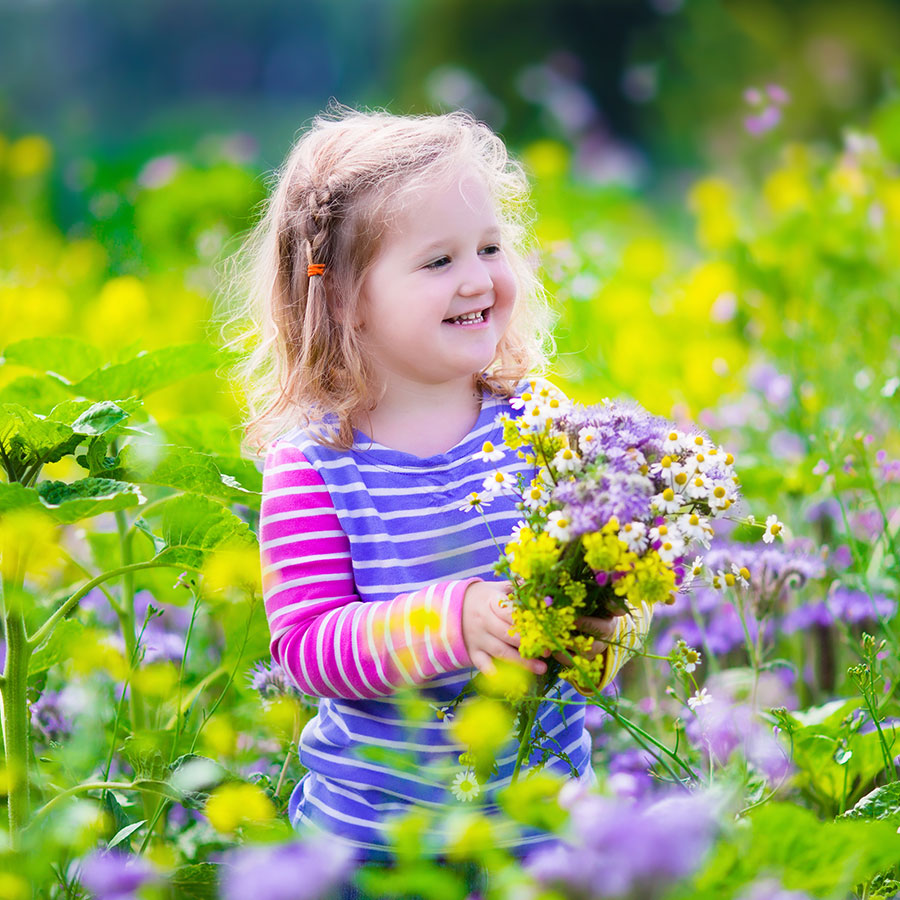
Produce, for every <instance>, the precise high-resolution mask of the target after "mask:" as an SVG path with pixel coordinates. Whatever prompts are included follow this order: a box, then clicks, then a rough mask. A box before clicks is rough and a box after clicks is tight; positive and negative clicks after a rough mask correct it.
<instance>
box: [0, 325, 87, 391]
mask: <svg viewBox="0 0 900 900" xmlns="http://www.w3.org/2000/svg"><path fill="white" fill-rule="evenodd" d="M3 361H4V362H7V363H14V364H16V365H19V366H27V367H28V368H29V369H37V370H38V371H40V372H54V373H56V374H57V375H61V376H62V378H63V379H65V380H66V381H67V382H69V383H71V382H73V381H77V380H78V379H80V378H84V376H85V375H87V374H88V373H89V372H93V371H94V369H96V368H97V367H98V366H100V365H101V364H102V362H103V354H102V353H101V352H100V351H99V350H98V349H97V348H96V347H94V346H92V345H91V344H88V343H86V342H85V341H82V340H81V339H79V338H76V337H71V336H68V335H57V336H56V337H39V338H26V339H25V340H22V341H17V342H16V343H14V344H10V345H9V346H8V347H7V348H6V349H5V350H4V351H3Z"/></svg>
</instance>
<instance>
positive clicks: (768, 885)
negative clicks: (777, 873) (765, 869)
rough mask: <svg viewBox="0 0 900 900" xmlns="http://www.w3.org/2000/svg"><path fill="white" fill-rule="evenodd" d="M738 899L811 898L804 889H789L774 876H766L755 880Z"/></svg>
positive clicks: (802, 899)
mask: <svg viewBox="0 0 900 900" xmlns="http://www.w3.org/2000/svg"><path fill="white" fill-rule="evenodd" d="M738 900H810V896H809V894H805V893H803V891H789V890H787V888H785V887H784V886H783V885H782V884H780V883H779V882H778V881H776V880H775V879H774V878H764V879H762V880H761V881H755V882H753V884H751V885H750V886H749V887H748V888H747V889H746V890H745V891H744V892H743V893H741V894H740V895H739V896H738Z"/></svg>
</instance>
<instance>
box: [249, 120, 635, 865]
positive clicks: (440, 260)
mask: <svg viewBox="0 0 900 900" xmlns="http://www.w3.org/2000/svg"><path fill="white" fill-rule="evenodd" d="M526 193H527V183H526V180H525V178H524V176H523V173H522V170H521V168H520V167H519V166H518V165H516V164H515V163H513V162H511V161H510V159H509V158H508V155H507V152H506V148H505V147H504V145H503V142H502V141H501V140H500V139H499V138H498V137H497V136H496V135H495V134H493V133H492V132H491V131H490V129H489V128H487V127H486V126H484V125H482V124H480V123H478V122H476V121H475V120H474V119H472V118H471V117H470V116H468V115H466V114H462V113H452V114H449V115H443V116H424V117H412V116H393V115H389V114H386V113H359V112H354V111H352V110H338V111H337V112H335V113H333V114H331V115H327V116H320V117H318V118H316V119H315V121H314V122H313V124H312V127H311V128H310V129H309V130H307V131H306V132H305V133H304V134H303V135H302V136H301V137H300V139H299V140H298V141H297V143H296V144H295V146H294V147H293V149H292V150H291V152H290V155H289V156H288V158H287V161H286V162H285V164H284V166H283V168H282V169H281V171H280V173H279V176H278V181H277V185H276V186H275V189H274V192H273V194H272V196H271V198H270V200H269V202H268V204H267V207H266V210H265V214H264V216H263V218H262V220H261V222H260V224H259V225H258V226H257V228H256V230H255V232H254V234H253V236H252V238H251V240H250V242H249V244H248V245H247V247H248V252H249V259H250V262H251V265H250V267H249V270H248V271H249V272H250V274H251V276H252V280H251V283H250V284H249V285H247V287H248V290H247V294H248V295H249V296H250V297H251V303H252V306H251V309H250V315H249V317H248V321H249V322H250V323H251V325H252V327H253V328H255V329H257V335H261V339H258V340H257V342H256V349H255V350H254V352H253V353H252V355H251V356H250V357H249V358H248V361H247V364H246V367H245V374H246V375H247V376H248V382H249V384H250V390H249V392H248V396H249V401H250V406H251V412H252V414H253V418H252V421H251V422H250V425H249V428H248V433H249V437H250V438H251V440H253V441H255V442H256V444H257V446H267V447H268V453H267V456H266V464H265V474H264V485H263V501H262V512H261V518H260V545H261V551H262V566H263V584H264V593H265V604H266V612H267V615H268V620H269V625H270V628H271V638H272V640H271V650H272V655H273V657H274V659H275V660H276V662H278V663H279V664H280V665H281V666H282V667H283V668H284V670H285V671H286V672H287V673H288V674H289V676H290V677H291V678H292V679H293V680H294V681H295V682H296V684H297V686H298V687H299V689H300V690H301V691H303V692H304V693H306V694H311V695H315V696H318V697H320V698H322V699H321V700H320V702H319V706H318V714H317V715H316V716H315V718H313V719H312V720H311V721H310V722H309V723H308V725H307V726H306V727H305V728H304V730H303V734H302V736H301V738H300V748H299V756H300V762H301V763H302V764H303V766H305V767H306V769H307V770H308V772H307V774H306V775H305V776H304V777H303V778H302V779H301V781H300V782H299V784H298V785H297V786H296V788H295V790H294V791H293V794H292V796H291V799H290V805H289V811H290V817H291V821H292V823H293V824H294V826H295V827H296V828H297V829H299V830H308V829H317V830H324V831H325V832H328V833H330V834H331V835H333V836H334V838H335V839H338V840H340V841H343V842H345V843H346V844H349V845H351V846H352V847H353V848H355V850H356V852H357V854H358V858H360V859H362V860H383V859H385V858H387V856H388V852H387V848H388V847H389V845H390V833H389V826H390V822H391V820H392V819H393V818H394V817H396V816H397V815H401V814H403V813H408V812H410V810H411V809H412V808H413V807H419V808H427V809H430V810H436V811H438V812H440V810H442V809H444V808H446V807H449V806H452V805H459V803H461V802H464V800H465V799H467V797H468V796H469V795H471V794H473V793H475V792H480V793H481V794H482V799H483V800H484V801H485V803H486V804H487V806H488V807H489V809H492V808H493V803H492V801H493V798H494V794H495V792H496V791H497V789H499V788H502V787H504V786H506V785H508V784H509V782H510V777H511V774H512V770H513V766H514V762H515V757H516V746H515V744H514V743H513V742H512V741H511V743H510V745H509V746H507V747H505V748H503V749H502V751H501V752H499V753H498V755H497V765H498V770H497V773H496V775H495V776H494V777H493V778H492V779H491V780H490V781H489V782H488V783H487V784H483V785H478V784H477V782H475V781H474V780H473V779H472V777H471V774H470V773H466V776H467V778H468V781H464V780H463V779H460V778H457V779H456V783H455V784H451V782H453V774H454V773H458V772H460V766H459V756H460V754H461V753H462V752H464V750H465V748H464V747H462V746H461V745H460V744H458V743H457V742H455V741H454V739H453V735H452V726H451V723H450V721H449V719H450V717H449V716H441V715H436V714H435V709H437V710H438V711H440V710H441V708H442V707H443V706H445V705H446V704H447V703H449V702H450V701H452V700H453V699H454V698H455V697H456V696H457V694H458V693H459V692H460V690H461V689H462V688H463V687H464V686H465V685H466V683H467V681H468V680H469V679H470V677H471V676H472V674H473V671H474V668H476V667H477V668H478V669H480V670H482V671H484V672H490V671H491V670H492V669H493V668H494V661H495V660H508V661H511V662H514V663H516V664H518V665H522V666H525V667H526V668H528V669H530V670H531V671H532V672H535V673H541V672H543V671H545V669H546V663H545V662H543V661H542V660H524V659H522V657H520V655H519V653H518V650H517V647H518V644H519V640H518V637H517V635H516V634H515V633H512V634H511V633H510V627H511V625H512V616H511V613H510V610H509V608H508V605H507V603H506V602H505V601H506V597H507V591H508V588H509V586H508V585H507V584H504V583H499V582H497V581H496V580H495V579H493V576H492V571H493V569H492V567H493V564H494V562H495V561H496V559H497V554H498V551H497V543H499V545H500V546H501V547H502V546H503V545H504V544H505V543H506V542H507V541H508V540H509V538H510V534H511V532H512V529H513V527H514V526H515V524H516V523H517V521H518V520H519V519H520V517H521V516H520V511H519V510H518V509H517V508H516V505H515V499H514V497H512V496H511V495H502V494H501V495H500V496H498V497H497V498H496V499H495V500H494V501H493V502H492V504H491V505H490V506H489V507H488V508H487V512H486V519H487V524H486V523H485V520H484V519H483V518H482V517H481V516H480V515H479V514H478V513H477V512H476V513H473V512H472V511H471V510H467V508H466V499H467V497H468V496H469V495H470V494H471V493H472V492H473V491H480V490H482V486H483V483H484V481H485V479H486V478H488V477H491V476H493V475H494V474H495V473H496V472H497V471H498V470H500V471H502V472H506V473H509V474H511V475H513V476H515V474H516V473H517V472H520V471H522V472H526V471H527V467H526V465H525V463H524V462H523V461H522V460H521V459H519V458H518V457H517V456H516V454H515V453H514V452H509V451H501V450H499V449H497V448H499V447H500V446H501V444H502V428H501V427H500V426H498V425H496V424H495V417H496V416H497V415H498V414H499V413H501V412H505V413H507V414H509V415H512V416H515V415H518V414H519V410H516V409H513V408H512V407H511V405H510V402H509V401H510V398H511V397H512V396H513V395H514V394H515V393H516V391H517V390H521V389H522V386H523V384H524V383H525V379H526V377H527V376H529V375H533V374H534V373H535V372H536V371H539V370H540V369H541V368H542V366H543V364H544V357H543V353H542V347H543V346H544V338H545V336H546V334H547V332H546V328H545V325H546V322H547V313H546V307H545V306H544V304H543V302H542V299H541V293H540V289H539V286H538V283H537V281H536V278H535V276H534V274H533V271H532V267H531V265H530V264H529V263H527V262H526V259H525V257H524V255H523V249H522V243H521V240H522V235H523V232H524V229H523V228H522V225H521V214H522V210H523V201H524V199H525V197H526ZM273 438H274V440H273ZM528 474H529V479H530V477H531V474H532V473H528ZM495 538H496V541H497V543H495ZM581 627H582V628H583V629H584V630H585V631H587V632H588V633H594V634H596V635H598V636H600V637H607V638H609V639H610V640H611V641H612V640H613V637H614V639H615V641H616V642H617V643H618V644H621V643H622V642H623V641H624V642H628V643H630V644H631V645H633V644H634V642H635V635H636V634H637V632H639V631H641V630H645V628H646V623H637V625H636V623H635V622H634V620H633V619H632V618H631V617H623V618H622V619H618V620H599V619H585V620H583V621H582V623H581ZM596 649H597V650H598V652H605V653H607V658H608V659H609V660H610V662H609V665H608V666H607V669H608V671H607V672H606V673H605V677H604V683H606V682H608V681H609V680H610V679H611V678H612V677H613V675H614V674H615V671H614V669H615V666H616V665H618V664H620V663H619V662H618V657H619V655H620V654H614V655H613V654H611V653H610V652H609V651H608V647H607V645H606V643H600V642H599V641H598V644H597V648H596ZM613 656H615V660H614V659H613ZM411 685H417V686H419V687H420V688H421V690H422V692H423V693H424V695H425V697H426V698H427V700H428V701H429V703H420V704H418V705H416V704H412V703H410V702H408V700H407V699H406V697H407V694H406V693H405V692H402V691H400V689H404V688H407V687H408V686H411ZM560 689H561V697H562V699H563V700H566V701H570V702H571V703H572V705H567V706H565V707H560V706H557V705H555V704H553V703H546V704H544V707H543V708H542V710H541V714H540V716H539V721H540V725H541V727H542V728H543V730H544V732H545V733H546V735H548V737H549V738H550V739H552V741H553V742H554V746H555V747H556V748H558V749H560V750H562V751H563V752H564V754H565V755H566V756H567V757H568V759H569V760H570V761H571V764H572V766H574V767H575V769H577V772H578V773H579V775H580V776H581V777H582V778H584V779H590V778H592V777H593V775H592V772H591V768H590V752H591V744H590V736H589V734H588V733H587V732H586V731H585V728H584V707H583V705H579V704H577V703H574V701H577V700H580V699H581V698H580V697H579V696H578V694H577V693H576V692H575V691H574V689H573V688H572V687H571V686H569V685H568V684H567V683H565V682H562V683H561V684H560ZM398 692H400V693H398ZM429 704H430V705H431V707H433V708H432V709H428V707H429ZM561 708H564V709H565V711H566V712H565V715H563V714H562V712H561V711H560V709H561ZM423 709H427V710H428V714H427V715H424V714H422V710H423ZM547 767H548V769H549V770H550V771H554V772H558V773H560V774H563V775H569V774H570V773H571V767H570V766H569V764H568V763H566V762H564V761H563V760H561V759H551V761H550V762H549V763H548V764H547ZM448 773H449V774H448ZM451 788H453V790H451ZM454 795H455V796H454ZM432 838H434V839H435V843H434V845H433V848H434V849H433V852H435V853H438V852H439V849H440V848H439V839H438V838H437V836H434V835H429V834H424V835H423V842H424V843H425V844H426V846H428V845H429V842H430V840H431V839H432ZM546 840H548V836H547V835H545V834H541V833H535V832H525V833H519V834H510V835H508V836H507V838H506V843H507V845H508V846H509V847H510V848H512V849H515V850H516V851H518V852H521V853H524V852H527V851H529V850H530V849H532V848H534V847H537V846H538V845H539V844H541V843H542V842H544V841H546Z"/></svg>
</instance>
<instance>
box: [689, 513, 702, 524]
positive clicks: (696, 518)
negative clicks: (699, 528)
mask: <svg viewBox="0 0 900 900" xmlns="http://www.w3.org/2000/svg"><path fill="white" fill-rule="evenodd" d="M688 521H689V522H690V523H691V525H699V524H700V516H698V515H697V513H691V517H690V519H688Z"/></svg>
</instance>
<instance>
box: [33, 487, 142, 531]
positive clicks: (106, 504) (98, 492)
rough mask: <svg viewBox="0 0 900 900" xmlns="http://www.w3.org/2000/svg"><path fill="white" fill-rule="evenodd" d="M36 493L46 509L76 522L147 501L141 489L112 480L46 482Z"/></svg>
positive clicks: (61, 518) (59, 517) (65, 519)
mask: <svg viewBox="0 0 900 900" xmlns="http://www.w3.org/2000/svg"><path fill="white" fill-rule="evenodd" d="M37 490H38V494H39V495H40V498H41V501H42V502H43V504H44V506H45V507H46V508H47V509H49V510H50V511H51V513H52V514H53V516H54V517H55V518H56V519H57V520H59V521H60V522H77V521H78V520H79V519H86V518H89V517H91V516H97V515H100V513H104V512H116V511H117V510H120V509H127V508H128V507H130V506H138V505H140V504H141V503H144V502H145V499H144V496H143V494H141V492H140V489H139V488H138V487H136V486H135V485H133V484H126V483H125V482H123V481H113V480H112V479H111V478H82V479H81V480H80V481H73V482H72V483H71V484H67V483H66V482H64V481H43V482H41V483H40V484H39V485H38V489H37Z"/></svg>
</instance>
